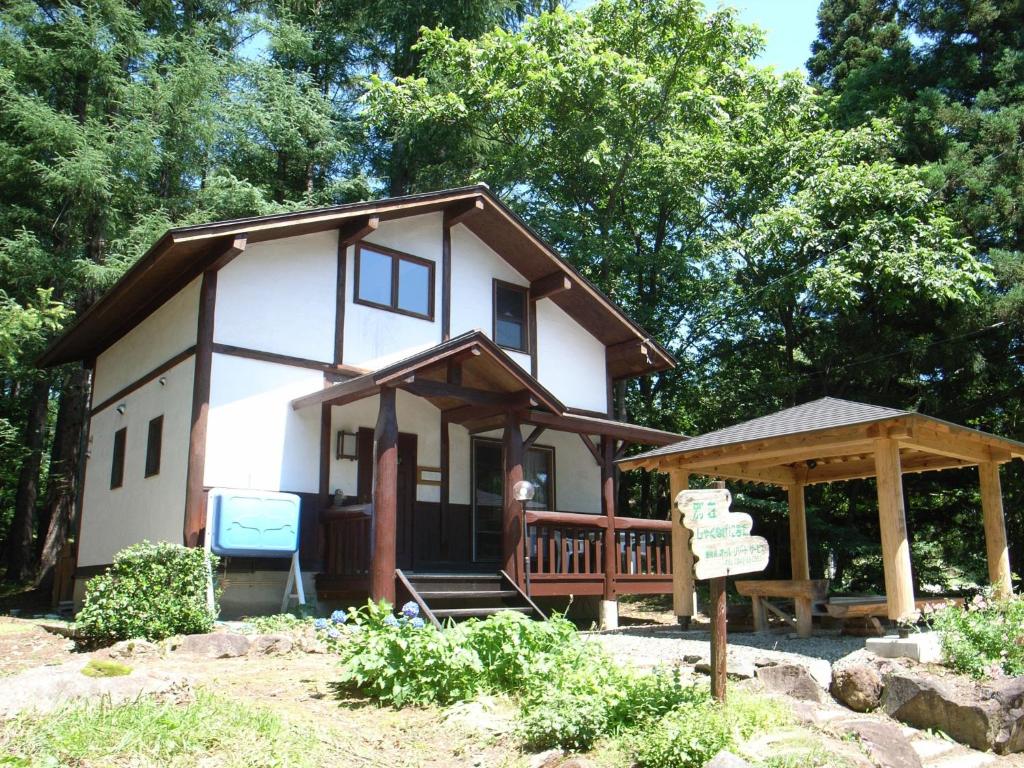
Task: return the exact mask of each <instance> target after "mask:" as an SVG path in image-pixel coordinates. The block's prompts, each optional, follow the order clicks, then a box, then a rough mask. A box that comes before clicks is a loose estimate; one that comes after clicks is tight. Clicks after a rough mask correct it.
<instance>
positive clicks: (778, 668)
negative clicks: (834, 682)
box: [756, 664, 828, 704]
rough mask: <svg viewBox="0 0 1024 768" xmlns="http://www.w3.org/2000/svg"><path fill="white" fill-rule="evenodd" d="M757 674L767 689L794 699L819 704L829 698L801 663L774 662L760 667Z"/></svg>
mask: <svg viewBox="0 0 1024 768" xmlns="http://www.w3.org/2000/svg"><path fill="white" fill-rule="evenodd" d="M756 676H757V679H758V680H759V681H760V682H761V685H763V686H764V688H765V690H766V691H770V692H772V693H782V694H785V695H786V696H791V697H792V698H794V699H801V700H803V701H814V702H817V703H819V704H824V703H825V702H826V701H827V700H828V696H827V695H826V694H825V691H823V690H822V688H821V686H820V685H818V681H817V680H815V679H814V677H813V676H812V675H811V673H810V672H808V671H807V669H806V668H805V667H802V666H800V665H799V664H773V665H771V666H766V667H758V668H757V670H756Z"/></svg>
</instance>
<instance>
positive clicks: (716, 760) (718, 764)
mask: <svg viewBox="0 0 1024 768" xmlns="http://www.w3.org/2000/svg"><path fill="white" fill-rule="evenodd" d="M704 768H753V767H752V766H751V765H750V763H748V762H747V761H746V760H744V759H743V758H742V757H737V756H736V755H734V754H733V753H732V752H730V751H729V750H727V749H723V750H722V751H721V752H719V753H718V754H717V755H715V756H714V757H712V758H711V759H710V760H709V761H708V762H706V763H705V764H704Z"/></svg>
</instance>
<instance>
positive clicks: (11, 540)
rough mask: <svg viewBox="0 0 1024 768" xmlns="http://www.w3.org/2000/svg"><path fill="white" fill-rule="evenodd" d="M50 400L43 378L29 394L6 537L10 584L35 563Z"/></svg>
mask: <svg viewBox="0 0 1024 768" xmlns="http://www.w3.org/2000/svg"><path fill="white" fill-rule="evenodd" d="M49 398H50V382H49V381H47V380H45V379H41V380H39V381H36V382H35V383H33V385H32V391H31V392H30V393H29V407H28V417H27V418H26V420H25V433H24V435H25V437H24V440H25V447H26V448H27V449H28V453H27V454H26V456H25V459H24V461H22V463H21V470H20V471H19V473H18V490H17V493H16V495H15V498H14V517H13V519H12V520H11V529H10V531H9V533H8V535H7V549H6V552H5V556H4V560H5V561H6V563H7V579H8V581H23V580H24V579H26V578H27V577H28V575H29V570H30V565H31V562H32V555H33V548H32V533H33V531H34V529H35V522H36V501H37V500H38V497H39V468H40V467H41V466H42V462H43V443H44V442H45V440H46V414H47V406H48V405H49Z"/></svg>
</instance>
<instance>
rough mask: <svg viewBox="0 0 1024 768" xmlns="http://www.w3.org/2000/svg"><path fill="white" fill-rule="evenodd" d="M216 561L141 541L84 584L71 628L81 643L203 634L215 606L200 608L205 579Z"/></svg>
mask: <svg viewBox="0 0 1024 768" xmlns="http://www.w3.org/2000/svg"><path fill="white" fill-rule="evenodd" d="M216 562H217V558H216V557H215V556H214V555H209V554H208V553H207V552H205V551H204V550H202V549H197V548H187V547H182V546H179V545H177V544H168V543H166V542H160V543H156V544H152V543H150V542H148V541H143V542H141V543H140V544H135V545H134V546H131V547H127V548H125V549H123V550H121V551H120V552H118V553H117V555H115V556H114V563H113V565H111V566H110V568H108V569H107V571H106V573H104V574H102V575H100V576H96V577H94V578H92V579H90V580H89V582H88V584H86V588H85V600H84V602H83V604H82V610H81V611H79V613H78V616H77V617H76V623H77V626H78V628H79V630H80V631H81V633H82V636H83V638H84V639H85V640H86V642H88V643H90V644H94V645H103V644H109V643H113V642H116V641H118V640H129V639H132V638H146V639H147V640H162V639H164V638H165V637H170V636H171V635H177V634H196V633H201V632H209V631H210V629H211V628H212V627H213V620H214V618H215V617H216V615H217V609H216V605H215V606H214V610H213V611H210V610H209V608H207V605H206V585H207V579H208V578H209V574H210V573H211V571H212V569H213V568H214V567H215V566H216Z"/></svg>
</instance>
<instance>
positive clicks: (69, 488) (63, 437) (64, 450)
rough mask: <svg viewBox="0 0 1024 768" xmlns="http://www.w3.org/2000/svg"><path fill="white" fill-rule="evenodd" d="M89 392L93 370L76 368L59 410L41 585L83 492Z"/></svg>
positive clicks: (38, 575) (45, 517) (39, 577)
mask: <svg viewBox="0 0 1024 768" xmlns="http://www.w3.org/2000/svg"><path fill="white" fill-rule="evenodd" d="M88 393H89V371H88V370H86V369H85V368H76V369H75V370H73V371H72V372H71V374H70V375H69V376H68V378H67V380H66V381H65V382H64V387H63V389H62V390H61V398H60V407H59V409H58V411H57V426H56V429H55V431H54V438H53V450H52V452H51V454H50V477H49V482H48V483H47V490H46V503H45V505H44V507H43V514H42V518H43V520H44V521H45V524H46V528H45V531H41V533H42V537H41V539H42V547H41V549H40V552H39V568H38V570H37V571H36V584H37V585H39V584H41V583H43V582H44V581H45V580H47V579H48V577H49V575H50V573H51V571H52V569H53V566H54V565H56V563H57V558H58V557H59V556H60V552H61V550H62V549H63V548H64V544H65V543H66V542H67V539H68V535H69V534H70V532H71V530H72V528H73V523H74V520H75V510H76V507H77V506H78V505H77V501H78V496H79V492H80V487H79V481H80V479H81V477H82V474H81V467H82V460H83V450H82V449H83V447H84V439H83V438H84V436H85V434H86V433H85V424H86V418H87V414H86V407H87V403H88ZM76 544H77V542H76Z"/></svg>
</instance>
